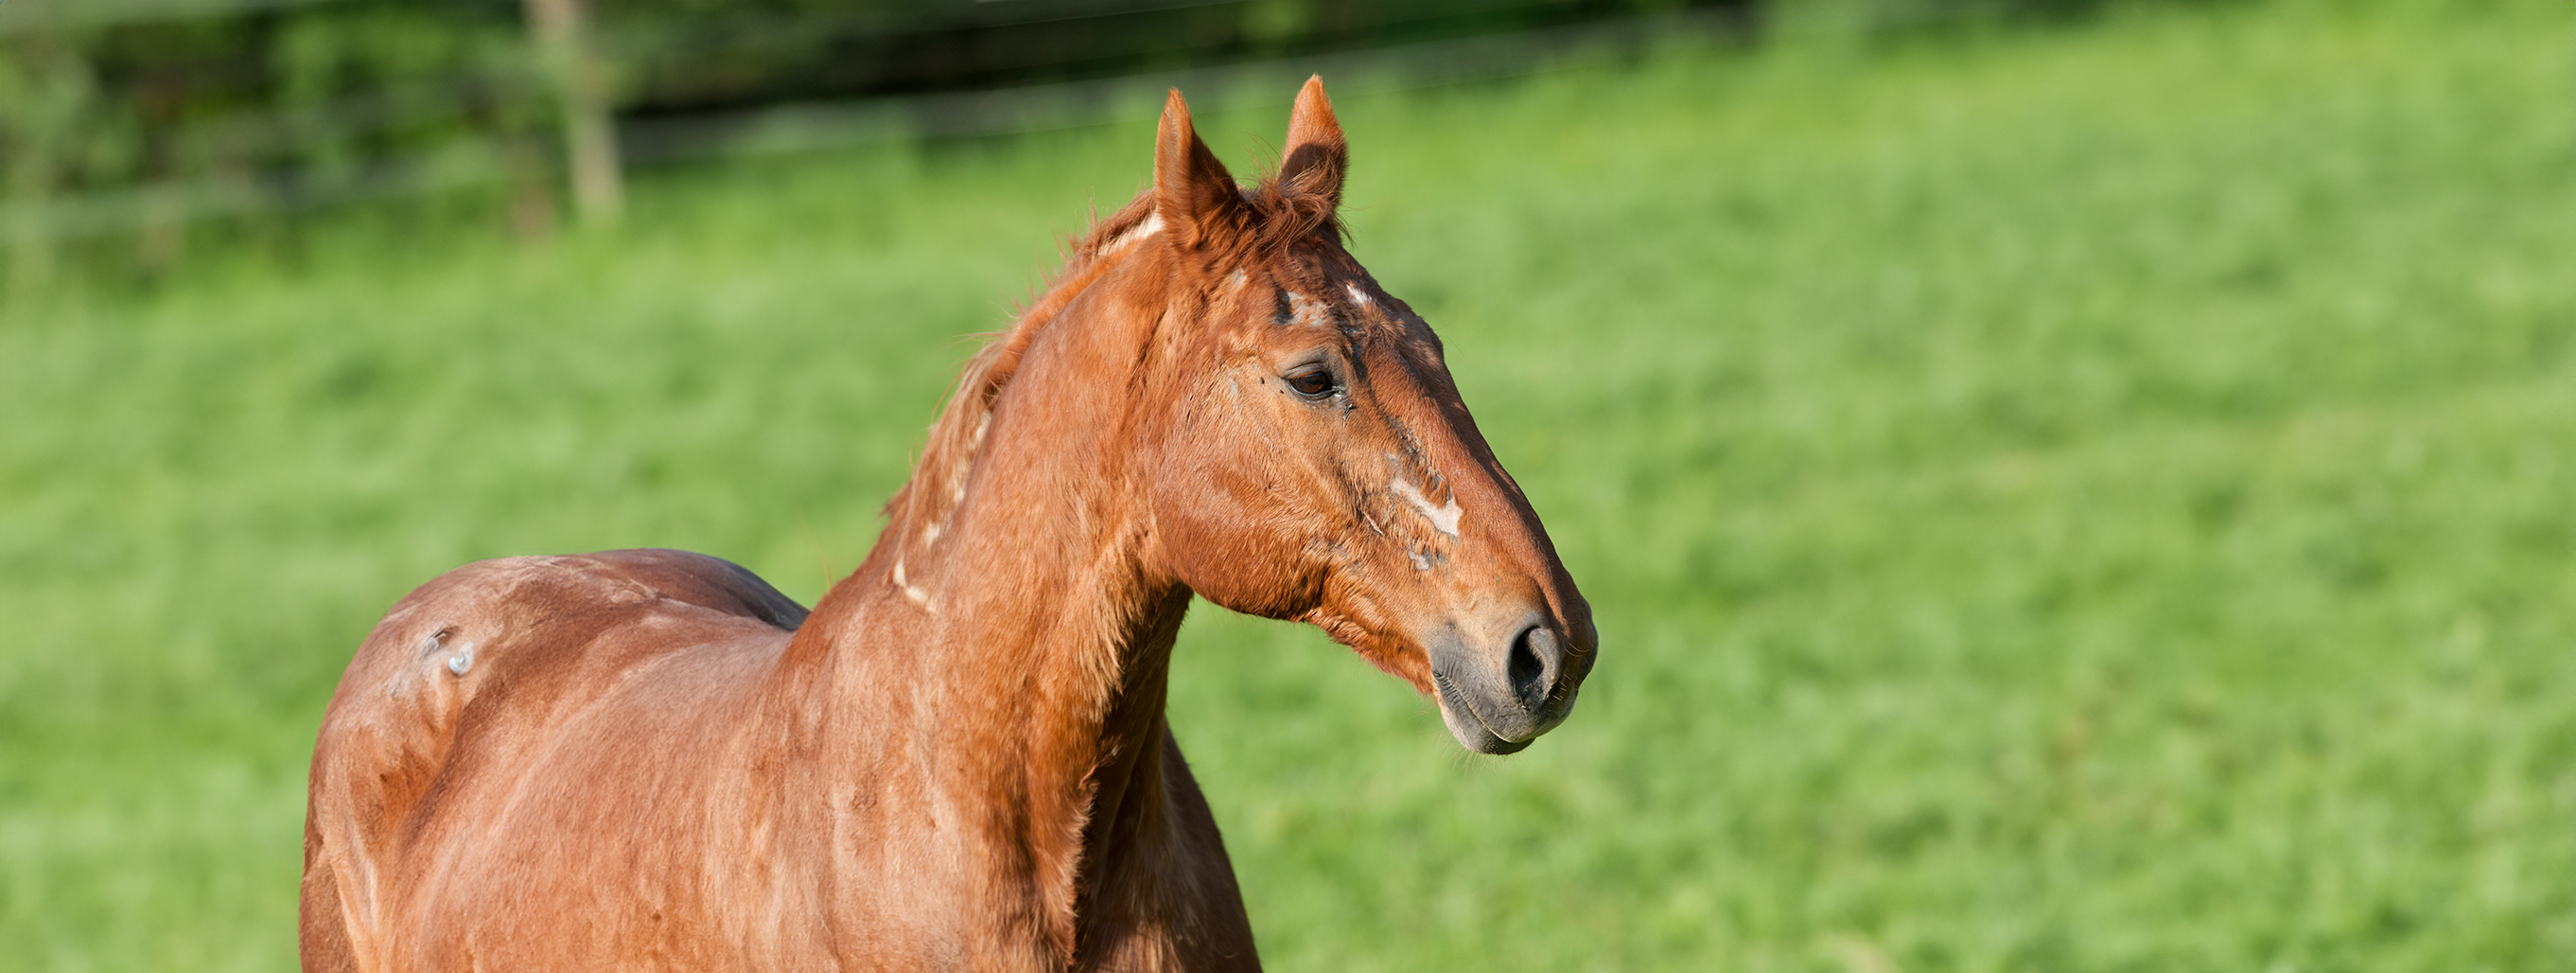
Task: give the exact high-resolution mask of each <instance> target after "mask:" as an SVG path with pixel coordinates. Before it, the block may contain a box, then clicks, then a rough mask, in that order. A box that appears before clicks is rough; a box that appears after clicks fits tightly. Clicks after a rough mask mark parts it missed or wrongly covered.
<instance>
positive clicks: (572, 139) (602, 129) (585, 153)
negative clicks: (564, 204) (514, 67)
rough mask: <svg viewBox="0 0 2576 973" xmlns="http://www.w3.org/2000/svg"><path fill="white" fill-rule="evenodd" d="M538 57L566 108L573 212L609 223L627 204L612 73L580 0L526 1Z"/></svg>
mask: <svg viewBox="0 0 2576 973" xmlns="http://www.w3.org/2000/svg"><path fill="white" fill-rule="evenodd" d="M523 2H524V4H525V6H526V10H527V15H528V28H529V31H530V32H531V33H533V34H535V35H536V36H535V41H536V49H537V57H538V59H539V61H540V62H541V64H542V65H543V67H544V69H545V74H546V77H547V79H548V80H549V81H551V82H552V83H553V84H554V89H555V97H556V99H557V102H558V103H559V104H560V105H561V106H562V109H563V125H564V154H565V156H566V161H568V162H569V163H570V165H571V169H572V202H573V212H574V213H575V214H577V215H578V216H579V217H580V218H581V220H582V222H585V223H594V224H597V223H611V222H615V221H616V219H617V214H618V211H619V210H620V209H622V208H624V205H625V191H624V188H623V187H622V186H621V184H620V175H619V173H618V162H617V129H616V127H615V125H614V123H613V122H612V120H611V119H610V117H609V105H608V77H607V72H606V71H605V70H604V68H603V65H601V64H600V62H599V60H598V58H597V57H596V56H595V55H594V54H593V53H592V51H591V47H590V38H589V24H588V19H589V18H588V17H587V16H585V12H584V11H583V10H582V0H523Z"/></svg>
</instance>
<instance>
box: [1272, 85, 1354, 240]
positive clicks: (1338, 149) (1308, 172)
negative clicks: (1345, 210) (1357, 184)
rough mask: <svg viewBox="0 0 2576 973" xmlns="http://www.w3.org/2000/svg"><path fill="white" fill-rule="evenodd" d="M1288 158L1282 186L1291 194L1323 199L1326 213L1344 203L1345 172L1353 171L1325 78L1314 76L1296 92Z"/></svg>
mask: <svg viewBox="0 0 2576 973" xmlns="http://www.w3.org/2000/svg"><path fill="white" fill-rule="evenodd" d="M1287 144H1288V149H1287V155H1286V156H1285V157H1284V158H1282V159H1281V160H1280V163H1279V187H1280V188H1281V189H1282V190H1284V191H1286V192H1287V193H1289V194H1291V195H1296V196H1309V197H1318V198H1321V199H1322V200H1323V202H1324V212H1326V213H1330V212H1332V211H1333V210H1334V209H1336V208H1338V207H1340V206H1341V204H1342V173H1343V171H1344V170H1347V169H1349V168H1350V164H1351V153H1350V148H1349V146H1347V145H1345V144H1343V142H1342V124H1341V123H1340V122H1337V121H1334V120H1333V103H1332V101H1330V100H1329V99H1326V98H1325V97H1324V78H1323V76H1322V75H1313V76H1310V77H1308V78H1307V79H1306V87H1305V88H1303V89H1301V90H1299V91H1298V92H1297V110H1296V111H1294V112H1292V113H1290V114H1289V116H1288V143H1287Z"/></svg>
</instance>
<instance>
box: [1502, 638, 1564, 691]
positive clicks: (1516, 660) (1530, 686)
mask: <svg viewBox="0 0 2576 973" xmlns="http://www.w3.org/2000/svg"><path fill="white" fill-rule="evenodd" d="M1563 656H1564V653H1563V652H1561V651H1559V650H1558V648H1557V644H1556V633H1554V632H1550V631H1548V630H1547V626H1545V625H1532V626H1530V627H1528V628H1525V629H1522V630H1521V634H1519V635H1517V636H1514V637H1513V638H1512V654H1511V658H1509V659H1507V660H1505V662H1504V668H1503V671H1504V673H1505V674H1507V675H1508V676H1509V677H1510V678H1511V681H1512V695H1514V696H1516V697H1519V698H1520V701H1521V705H1523V706H1527V707H1529V708H1531V709H1537V708H1539V707H1540V706H1542V705H1544V704H1546V702H1547V694H1548V692H1549V690H1550V689H1552V688H1553V687H1554V686H1555V685H1556V667H1557V663H1558V662H1559V661H1560V660H1561V659H1562V658H1563Z"/></svg>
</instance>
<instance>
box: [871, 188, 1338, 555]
mask: <svg viewBox="0 0 2576 973" xmlns="http://www.w3.org/2000/svg"><path fill="white" fill-rule="evenodd" d="M1310 171H1311V170H1310ZM1317 181H1318V180H1316V179H1312V178H1284V179H1283V178H1281V177H1279V176H1278V175H1277V174H1276V173H1270V174H1265V177H1264V178H1263V179H1262V180H1261V182H1260V184H1259V185H1257V186H1254V187H1251V188H1249V189H1247V190H1245V192H1244V200H1245V202H1246V203H1248V204H1249V205H1248V206H1245V207H1242V208H1240V209H1238V210H1237V211H1236V212H1238V213H1239V214H1241V216H1242V217H1243V220H1242V223H1241V224H1240V225H1237V226H1234V227H1229V228H1228V230H1229V232H1224V233H1220V234H1216V235H1214V236H1212V237H1209V238H1204V239H1202V240H1201V241H1200V246H1201V251H1200V252H1201V256H1202V258H1203V259H1202V261H1201V263H1202V265H1203V266H1208V267H1237V266H1243V265H1244V264H1246V263H1249V262H1251V261H1254V260H1257V259H1262V258H1265V257H1271V256H1275V255H1277V254H1279V253H1282V252H1285V251H1286V250H1287V249H1288V248H1289V247H1291V246H1293V245H1295V244H1297V243H1298V242H1300V241H1306V240H1317V239H1320V240H1327V241H1331V242H1340V241H1341V240H1342V239H1343V228H1342V224H1341V220H1340V219H1339V217H1338V216H1337V215H1336V214H1335V212H1334V210H1335V204H1336V202H1337V200H1336V199H1335V198H1334V197H1333V196H1332V195H1331V194H1328V193H1326V192H1323V191H1321V190H1319V189H1318V188H1317V186H1316V183H1317ZM1161 228H1162V218H1161V217H1160V216H1158V215H1157V214H1156V213H1155V212H1154V192H1153V190H1152V189H1151V188H1148V189H1147V190H1146V191H1145V192H1143V193H1140V194H1138V195H1137V197H1136V198H1135V199H1134V200H1131V201H1129V202H1128V203H1127V205H1125V206H1122V207H1120V208H1119V209H1118V210H1117V211H1116V212H1113V213H1111V214H1110V215H1109V216H1108V218H1106V219H1098V220H1095V221H1094V222H1093V225H1092V227H1091V229H1090V231H1089V232H1088V233H1085V234H1084V235H1083V236H1082V237H1081V238H1079V239H1072V240H1069V241H1068V244H1069V245H1068V246H1067V247H1066V248H1065V249H1066V258H1065V264H1064V266H1063V267H1062V268H1059V269H1058V270H1057V271H1056V272H1055V273H1054V274H1052V275H1050V276H1049V277H1048V279H1047V284H1046V285H1045V289H1044V290H1043V291H1041V292H1040V293H1039V295H1038V297H1037V299H1036V300H1035V301H1033V302H1032V303H1031V304H1030V305H1029V306H1028V307H1027V308H1026V309H1025V310H1023V311H1021V312H1020V315H1019V317H1018V318H1017V319H1016V320H1014V321H1013V322H1012V323H1011V326H1010V327H1008V328H1005V329H1003V330H1002V331H1001V332H1000V333H999V334H997V335H995V336H993V340H990V341H987V342H986V343H985V344H984V346H983V347H982V348H979V349H977V350H976V352H975V355H974V356H973V357H972V358H970V359H968V360H967V362H966V366H965V368H963V369H961V370H960V371H959V372H958V375H957V380H956V382H955V383H953V384H952V385H950V386H949V390H948V398H947V401H946V403H945V404H944V405H942V406H941V408H940V412H939V417H938V418H937V419H935V420H933V421H932V422H931V424H930V430H929V434H928V435H927V437H926V438H925V440H924V442H923V443H922V447H921V456H920V459H919V460H918V461H916V462H915V463H914V465H913V472H912V478H911V480H909V481H908V482H906V483H905V484H904V486H903V489H901V490H898V491H896V492H895V495H894V497H893V498H891V499H889V500H887V501H886V505H885V511H884V513H885V516H886V519H887V524H886V536H887V537H888V538H889V539H892V540H893V541H894V542H895V543H894V547H893V552H894V553H895V554H896V558H895V564H894V568H893V571H894V572H895V577H894V581H895V583H896V584H897V585H905V584H907V579H905V578H904V577H902V572H903V563H904V558H903V555H904V554H906V553H908V552H910V551H911V550H913V549H914V545H916V544H918V545H922V546H927V545H929V544H931V543H934V542H936V541H937V540H938V539H939V534H940V532H941V531H942V530H944V529H945V528H946V525H947V523H948V518H949V516H950V515H951V514H953V513H955V512H956V509H957V505H958V504H959V503H960V502H962V501H963V500H965V498H966V480H967V477H968V476H969V475H970V474H971V473H972V472H973V471H974V466H975V460H976V456H977V450H978V449H979V448H980V447H981V446H982V445H983V441H984V431H985V429H986V428H987V427H988V426H989V425H990V423H991V422H992V419H993V407H994V405H995V403H997V402H999V401H1000V400H1001V396H1002V389H1003V388H1004V387H1006V386H1008V385H1009V384H1010V382H1011V377H1012V376H1013V375H1014V374H1016V373H1017V372H1018V371H1019V366H1020V356H1021V355H1023V354H1024V353H1026V352H1027V351H1028V349H1029V344H1030V342H1032V341H1034V340H1035V339H1036V338H1037V335H1038V332H1039V331H1040V330H1042V329H1044V328H1045V327H1046V326H1047V325H1048V324H1051V323H1053V322H1054V321H1055V319H1056V316H1057V315H1058V314H1059V313H1061V312H1062V311H1063V310H1064V308H1065V306H1066V305H1068V304H1071V303H1072V302H1073V299H1074V298H1075V297H1077V296H1079V295H1081V294H1082V292H1083V291H1084V290H1086V289H1087V288H1089V287H1090V286H1091V285H1092V284H1093V283H1094V282H1096V281H1097V280H1099V278H1100V276H1101V274H1103V273H1104V272H1106V271H1107V270H1108V269H1109V267H1111V266H1113V265H1115V264H1116V261H1113V260H1110V259H1108V258H1110V257H1112V256H1114V255H1117V254H1120V253H1123V252H1126V251H1127V249H1128V248H1129V247H1130V246H1131V245H1134V244H1138V243H1142V242H1144V240H1145V239H1146V237H1148V236H1149V235H1151V234H1154V233H1156V232H1157V231H1159V230H1160V229H1161Z"/></svg>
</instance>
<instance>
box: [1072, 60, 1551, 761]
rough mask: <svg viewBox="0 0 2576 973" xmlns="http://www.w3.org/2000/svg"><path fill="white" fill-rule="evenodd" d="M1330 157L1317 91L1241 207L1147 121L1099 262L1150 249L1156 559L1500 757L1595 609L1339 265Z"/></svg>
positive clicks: (1176, 112) (1335, 169) (1533, 728)
mask: <svg viewBox="0 0 2576 973" xmlns="http://www.w3.org/2000/svg"><path fill="white" fill-rule="evenodd" d="M1348 161H1349V154H1348V151H1347V149H1346V148H1345V145H1344V142H1343V137H1342V131H1341V127H1340V125H1339V124H1338V123H1337V122H1336V121H1335V120H1334V117H1333V111H1332V107H1331V106H1330V104H1328V103H1327V101H1326V100H1325V97H1324V89H1323V85H1322V83H1321V82H1320V81H1315V80H1310V81H1308V82H1307V84H1306V87H1305V89H1304V90H1303V91H1302V92H1300V93H1299V95H1298V98H1297V105H1296V109H1295V113H1294V115H1293V116H1292V118H1291V120H1290V122H1289V126H1288V138H1287V142H1286V148H1285V151H1284V153H1283V158H1282V160H1281V163H1280V167H1279V170H1278V172H1277V174H1276V175H1274V176H1273V177H1271V178H1269V179H1267V180H1265V181H1263V182H1262V183H1261V184H1260V185H1258V186H1257V187H1255V188H1252V189H1250V190H1246V189H1244V188H1243V187H1241V186H1239V185H1238V184H1237V183H1236V182H1235V181H1234V179H1233V177H1232V176H1231V175H1229V174H1228V173H1227V172H1226V169H1225V166H1224V165H1223V164H1222V163H1220V162H1218V161H1217V158H1216V156H1215V155H1214V154H1213V153H1211V152H1210V151H1208V148H1207V145H1206V144H1205V143H1204V142H1202V141H1200V139H1199V137H1198V135H1197V134H1196V133H1195V132H1194V131H1193V130H1192V128H1191V125H1190V116H1189V109H1188V107H1187V105H1185V104H1184V103H1183V102H1182V100H1181V97H1180V93H1179V92H1177V91H1175V92H1173V93H1172V95H1171V97H1170V100H1169V101H1168V102H1167V103H1166V105H1165V108H1164V112H1163V118H1162V125H1161V131H1160V134H1159V138H1158V141H1157V145H1156V148H1155V164H1154V187H1153V189H1152V191H1151V192H1150V193H1148V194H1147V196H1146V197H1145V198H1140V199H1139V200H1138V203H1137V204H1135V205H1132V206H1131V207H1129V209H1130V210H1131V211H1133V212H1129V213H1126V214H1123V215H1125V216H1126V218H1127V222H1128V223H1129V224H1130V225H1129V226H1127V227H1126V228H1124V230H1123V232H1120V233H1117V234H1115V235H1113V236H1111V237H1109V238H1106V239H1105V240H1104V242H1103V243H1102V244H1101V245H1102V246H1103V247H1120V246H1133V247H1139V248H1153V250H1154V251H1155V258H1154V259H1149V260H1144V261H1140V262H1139V263H1138V265H1137V270H1138V271H1140V272H1144V273H1147V274H1149V275H1150V276H1152V277H1157V278H1160V279H1161V280H1162V281H1164V283H1165V286H1164V288H1163V289H1162V292H1161V294H1162V298H1163V306H1162V308H1161V309H1160V313H1161V315H1162V318H1161V322H1162V323H1161V327H1160V329H1159V330H1160V331H1162V332H1163V333H1164V334H1165V335H1167V338H1166V341H1167V343H1168V344H1169V345H1170V346H1171V347H1172V349H1173V350H1172V351H1171V352H1170V353H1169V355H1170V357H1169V359H1168V367H1169V372H1168V373H1167V374H1166V375H1165V376H1164V380H1163V381H1161V382H1158V383H1156V384H1158V385H1160V386H1161V387H1162V391H1163V394H1164V395H1166V396H1168V397H1169V398H1170V399H1171V401H1169V402H1167V403H1165V406H1164V407H1163V408H1160V409H1155V410H1151V412H1152V413H1153V414H1157V415H1159V416H1160V421H1159V422H1155V423H1153V424H1152V425H1151V428H1149V429H1147V430H1145V436H1146V439H1147V443H1146V448H1148V449H1150V450H1153V451H1154V452H1155V453H1156V455H1155V457H1154V462H1153V463H1152V464H1151V466H1150V467H1149V469H1150V470H1151V473H1150V474H1149V476H1150V479H1151V480H1152V483H1151V486H1150V489H1149V491H1148V493H1149V495H1150V497H1151V498H1152V501H1151V502H1152V504H1153V518H1154V523H1155V525H1156V529H1155V544H1156V546H1157V547H1158V548H1159V551H1158V554H1159V562H1160V565H1161V568H1162V570H1164V571H1167V572H1169V576H1170V577H1172V578H1174V579H1176V580H1177V581H1178V582H1180V583H1182V584H1185V585H1187V586H1188V587H1189V588H1190V589H1191V590H1193V591H1195V592H1197V593H1198V594H1199V595H1200V596H1202V597H1205V598H1207V599H1208V600H1209V601H1213V602H1215V603H1217V604H1219V605H1222V606H1224V607H1226V608H1229V609H1232V610H1235V611H1240V612H1245V613H1249V614H1254V615H1261V616H1265V617H1269V618H1279V619H1296V620H1302V621H1306V622H1310V623H1313V624H1315V625H1317V626H1319V627H1321V628H1322V629H1323V630H1324V631H1325V632H1327V633H1329V634H1331V636H1332V637H1333V638H1334V639H1336V640H1338V641H1340V642H1342V643H1344V644H1346V645H1349V646H1351V647H1352V648H1353V649H1355V650H1357V651H1358V652H1359V653H1360V655H1362V656H1363V657H1365V658H1367V659H1368V660H1369V661H1370V662H1372V663H1374V664H1376V665H1377V666H1378V667H1380V668H1382V669H1384V670H1386V671H1387V672H1389V673H1392V674H1394V675H1396V676H1399V677H1402V678H1404V679H1406V680H1409V681H1410V682H1412V683H1413V684H1414V686H1415V688H1417V689H1418V690H1420V691H1422V692H1424V693H1426V694H1429V695H1432V696H1433V697H1434V698H1436V699H1437V700H1438V702H1439V706H1440V714H1441V717H1442V720H1443V721H1444V722H1445V723H1446V724H1447V725H1448V727H1449V730H1450V732H1451V733H1452V734H1453V735H1455V736H1456V737H1457V739H1458V742H1459V743H1460V744H1461V745H1463V746H1465V747H1466V748H1467V749H1469V750H1472V751H1476V752H1478V753H1494V754H1500V753H1512V752H1515V751H1518V750H1520V749H1522V748H1523V747H1526V746H1528V744H1529V742H1530V741H1531V740H1532V739H1534V738H1536V737H1537V736H1538V735H1539V734H1541V733H1545V732H1547V731H1548V730H1549V729H1552V728H1554V727H1555V726H1556V725H1557V724H1558V723H1560V722H1562V721H1563V720H1564V719H1565V716H1566V713H1567V711H1568V710H1570V709H1571V708H1572V707H1573V705H1574V698H1575V693H1576V690H1577V688H1578V687H1579V686H1581V684H1582V682H1583V678H1584V676H1585V674H1586V673H1588V672H1589V671H1590V670H1591V668H1592V661H1593V657H1594V652H1595V648H1596V645H1597V643H1598V636H1597V635H1596V634H1595V632H1594V630H1593V626H1592V616H1591V609H1590V607H1589V606H1588V605H1587V604H1586V603H1585V602H1584V600H1583V596H1582V595H1581V594H1580V593H1578V592H1577V591H1576V590H1575V587H1574V580H1573V578H1572V577H1570V576H1569V575H1568V574H1567V573H1566V570H1565V565H1564V564H1563V563H1562V562H1560V561H1559V560H1558V558H1557V555H1556V550H1555V547H1554V546H1553V545H1552V544H1550V543H1549V541H1548V536H1547V531H1546V529H1545V528H1544V527H1542V526H1541V525H1540V524H1539V519H1538V515H1537V514H1536V513H1535V512H1533V511H1532V510H1531V509H1530V504H1529V500H1528V498H1527V497H1525V496H1523V495H1522V493H1521V490H1520V487H1519V485H1518V484H1516V483H1515V482H1513V480H1512V478H1511V475H1510V474H1508V473H1506V472H1504V470H1503V466H1502V463H1500V462H1499V461H1497V460H1496V459H1495V458H1494V453H1493V450H1492V449H1491V448H1490V447H1488V446H1487V445H1486V443H1485V439H1484V436H1483V435H1481V434H1479V433H1478V432H1477V429H1476V422H1475V419H1474V418H1473V417H1472V416H1470V415H1469V414H1468V412H1467V406H1466V403H1465V402H1463V401H1461V399H1460V398H1459V394H1458V387H1457V385H1456V383H1455V382H1453V381H1451V379H1450V376H1449V369H1448V366H1447V364H1446V363H1445V360H1444V359H1443V357H1442V348H1441V344H1440V339H1439V337H1438V336H1437V335H1435V334H1433V333H1432V331H1431V326H1430V325H1429V324H1427V323H1425V322H1424V321H1423V319H1422V317H1421V316H1420V315H1418V314H1415V313H1414V312H1413V310H1412V308H1410V307H1407V306H1406V305H1405V303H1404V302H1403V301H1401V300H1398V299H1396V298H1395V297H1394V296H1392V295H1390V294H1388V293H1387V292H1386V291H1385V289H1384V288H1382V287H1380V286H1379V285H1378V282H1377V281H1376V279H1374V278H1373V277H1371V276H1370V275H1369V272H1368V270H1367V269H1366V268H1364V267H1362V266H1361V265H1360V263H1359V261H1357V260H1355V259H1353V258H1352V256H1351V254H1350V251H1348V250H1347V249H1345V248H1344V246H1343V242H1342V233H1341V225H1340V222H1339V220H1338V219H1337V218H1336V215H1335V211H1336V209H1337V207H1338V205H1339V203H1340V198H1341V190H1342V179H1343V174H1344V172H1345V171H1346V169H1347V167H1348ZM1105 229H1118V228H1117V227H1105ZM1139 256H1144V254H1141V253H1140V254H1139ZM1149 268H1150V269H1149Z"/></svg>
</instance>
